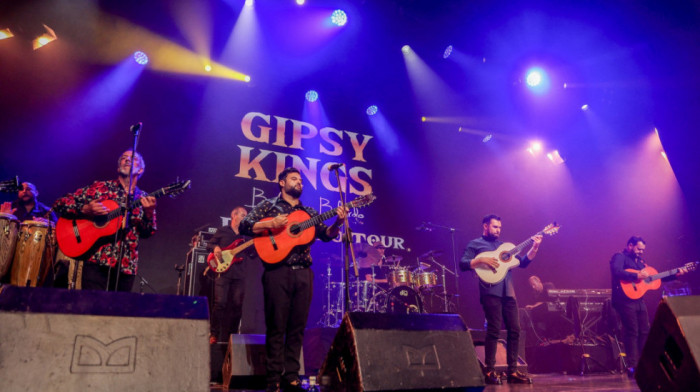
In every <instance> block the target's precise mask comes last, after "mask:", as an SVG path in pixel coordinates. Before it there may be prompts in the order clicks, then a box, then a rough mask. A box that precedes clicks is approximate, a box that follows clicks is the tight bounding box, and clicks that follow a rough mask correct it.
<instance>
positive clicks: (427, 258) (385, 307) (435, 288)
mask: <svg viewBox="0 0 700 392" xmlns="http://www.w3.org/2000/svg"><path fill="white" fill-rule="evenodd" d="M441 254H442V252H439V251H430V252H427V253H425V254H423V255H421V256H420V257H418V258H417V259H416V261H415V264H414V265H407V264H406V263H405V262H404V264H403V265H402V261H404V260H403V257H401V256H398V255H392V256H387V255H385V254H384V250H383V249H382V248H381V247H373V246H369V245H367V244H356V245H355V255H356V260H357V265H358V269H359V272H360V274H359V275H360V276H359V279H355V278H354V276H351V279H350V283H349V284H350V290H349V292H350V309H349V311H353V312H372V313H394V314H414V313H440V312H449V311H453V310H454V304H452V303H451V302H450V300H449V296H448V295H447V294H446V291H445V286H446V285H445V279H446V273H450V274H454V273H453V272H452V271H451V270H450V269H448V268H446V267H444V266H443V265H442V264H440V263H439V262H438V261H437V260H436V258H437V257H439V256H440V255H441ZM327 265H328V267H327V273H326V284H325V289H326V295H327V297H326V304H325V306H324V308H325V309H324V310H325V314H324V315H323V317H322V318H321V321H320V322H319V324H320V325H323V326H328V327H337V326H338V325H340V322H341V321H342V317H343V313H344V310H345V309H344V308H345V301H344V292H345V283H344V282H334V281H333V279H332V271H331V263H328V264H327ZM351 269H352V267H351ZM439 270H441V272H440V271H439ZM436 271H437V272H436Z"/></svg>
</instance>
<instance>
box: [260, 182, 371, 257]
mask: <svg viewBox="0 0 700 392" xmlns="http://www.w3.org/2000/svg"><path fill="white" fill-rule="evenodd" d="M376 198H377V197H376V196H374V194H372V193H370V194H368V195H364V196H360V197H358V198H357V199H355V200H353V201H351V202H350V203H347V206H348V208H358V207H364V206H366V205H368V204H370V203H372V202H373V201H374V200H375V199H376ZM337 214H338V209H337V208H334V209H332V210H329V211H326V212H324V213H323V214H319V215H316V216H315V217H313V218H311V217H310V216H309V214H307V213H306V212H305V211H303V210H296V211H294V212H292V213H290V214H289V215H288V216H287V225H286V226H283V227H279V228H277V229H269V230H267V234H263V235H261V236H259V237H255V238H254V239H253V241H254V242H255V250H256V251H257V252H258V255H259V256H260V259H262V261H264V262H266V263H268V264H276V263H279V262H280V261H282V260H284V258H285V257H287V255H289V252H291V251H292V249H293V248H294V247H295V246H299V245H306V244H308V243H310V242H311V241H313V239H314V238H315V237H316V228H315V227H314V226H315V225H316V224H318V223H321V222H323V221H325V220H327V219H329V218H332V217H334V216H336V215H337ZM272 219H274V218H264V219H261V220H260V222H265V221H269V220H272Z"/></svg>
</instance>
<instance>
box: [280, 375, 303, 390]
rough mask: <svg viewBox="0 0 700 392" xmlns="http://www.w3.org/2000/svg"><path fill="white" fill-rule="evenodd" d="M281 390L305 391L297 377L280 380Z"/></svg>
mask: <svg viewBox="0 0 700 392" xmlns="http://www.w3.org/2000/svg"><path fill="white" fill-rule="evenodd" d="M282 390H283V391H284V392H306V389H304V387H302V386H301V381H300V380H299V379H298V378H297V379H296V380H292V381H285V380H282Z"/></svg>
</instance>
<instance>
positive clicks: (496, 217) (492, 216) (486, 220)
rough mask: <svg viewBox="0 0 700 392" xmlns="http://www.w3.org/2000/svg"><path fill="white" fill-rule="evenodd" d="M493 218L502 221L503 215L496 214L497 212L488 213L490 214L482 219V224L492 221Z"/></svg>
mask: <svg viewBox="0 0 700 392" xmlns="http://www.w3.org/2000/svg"><path fill="white" fill-rule="evenodd" d="M491 219H495V220H497V221H499V222H500V221H501V217H500V216H498V215H496V214H488V215H486V216H485V217H484V219H482V220H481V223H482V224H487V223H491Z"/></svg>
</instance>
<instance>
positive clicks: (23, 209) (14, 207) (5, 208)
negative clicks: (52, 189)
mask: <svg viewBox="0 0 700 392" xmlns="http://www.w3.org/2000/svg"><path fill="white" fill-rule="evenodd" d="M37 196H39V191H38V190H37V189H36V186H34V184H32V183H31V182H23V183H22V188H21V189H20V190H19V192H18V193H17V199H16V200H15V201H13V202H12V203H10V202H9V201H8V202H4V203H2V205H0V212H3V213H5V214H12V215H14V216H16V217H17V219H18V220H19V221H20V222H24V221H28V220H40V221H46V220H49V221H51V222H53V223H56V221H57V220H58V218H57V217H56V214H54V212H53V211H51V209H50V208H49V206H47V205H46V204H44V203H42V202H40V201H39V200H38V199H37Z"/></svg>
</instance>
